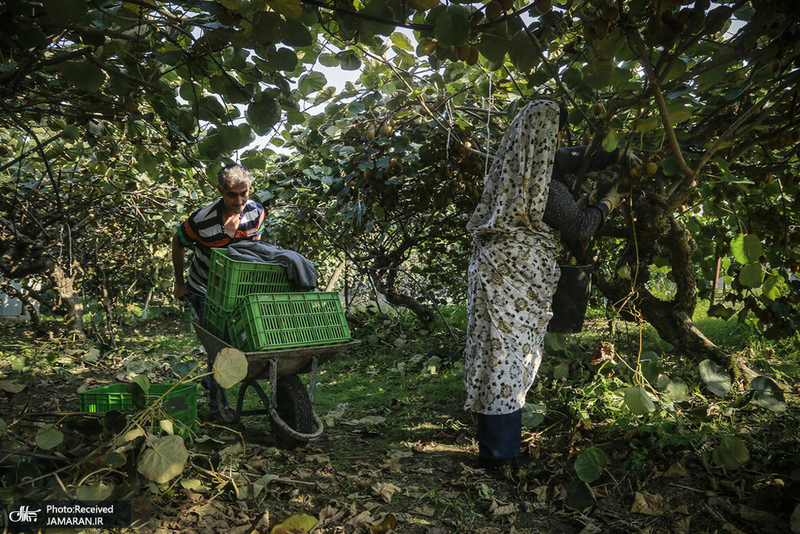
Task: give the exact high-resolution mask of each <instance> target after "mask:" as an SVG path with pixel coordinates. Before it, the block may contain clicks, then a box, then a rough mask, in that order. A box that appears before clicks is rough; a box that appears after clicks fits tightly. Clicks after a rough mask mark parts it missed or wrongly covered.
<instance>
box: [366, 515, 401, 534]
mask: <svg viewBox="0 0 800 534" xmlns="http://www.w3.org/2000/svg"><path fill="white" fill-rule="evenodd" d="M364 526H365V527H367V530H368V531H369V533H370V534H380V533H381V532H389V531H391V530H393V529H394V527H396V526H397V518H396V517H395V516H394V515H393V514H386V515H385V516H383V519H382V520H381V522H380V523H378V524H377V525H375V524H373V523H364Z"/></svg>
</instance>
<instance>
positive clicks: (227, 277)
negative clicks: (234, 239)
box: [206, 248, 294, 311]
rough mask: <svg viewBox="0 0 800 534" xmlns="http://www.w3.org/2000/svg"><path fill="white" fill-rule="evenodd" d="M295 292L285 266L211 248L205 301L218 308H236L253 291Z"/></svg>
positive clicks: (227, 309)
mask: <svg viewBox="0 0 800 534" xmlns="http://www.w3.org/2000/svg"><path fill="white" fill-rule="evenodd" d="M291 291H294V286H293V284H292V283H291V282H289V277H288V276H287V275H286V269H284V268H283V267H281V266H280V265H278V264H277V263H257V262H247V261H238V260H233V259H231V258H229V257H228V253H227V249H220V248H213V249H211V264H210V267H209V271H208V284H207V286H206V302H209V301H210V302H212V303H214V304H216V305H217V306H218V307H219V309H221V310H225V311H233V309H234V308H235V307H236V305H237V304H238V303H239V301H240V300H241V299H242V298H243V297H245V296H247V295H251V294H253V293H287V292H291Z"/></svg>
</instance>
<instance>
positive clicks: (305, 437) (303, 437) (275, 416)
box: [269, 408, 323, 441]
mask: <svg viewBox="0 0 800 534" xmlns="http://www.w3.org/2000/svg"><path fill="white" fill-rule="evenodd" d="M269 416H270V417H271V418H272V420H273V421H275V424H277V425H278V426H279V427H280V429H281V430H283V431H284V432H286V433H287V434H288V435H289V436H291V437H293V438H294V439H296V440H298V441H313V440H315V439H317V438H318V437H320V436H321V435H322V430H323V426H322V421H321V420H320V418H319V416H317V412H315V411H314V410H312V411H311V417H312V418H313V419H314V426H316V427H317V429H316V430H315V431H314V432H312V433H311V434H304V433H303V432H298V431H297V430H295V429H293V428H292V427H290V426H289V425H288V424H287V423H286V421H284V420H283V419H281V416H280V414H279V413H278V410H276V409H275V408H270V410H269Z"/></svg>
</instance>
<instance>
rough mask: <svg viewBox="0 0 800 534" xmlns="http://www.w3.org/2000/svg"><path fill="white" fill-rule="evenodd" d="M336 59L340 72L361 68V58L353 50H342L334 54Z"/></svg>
mask: <svg viewBox="0 0 800 534" xmlns="http://www.w3.org/2000/svg"><path fill="white" fill-rule="evenodd" d="M336 59H338V60H339V66H340V67H342V70H358V69H360V68H361V58H360V57H359V56H358V54H357V53H356V52H355V50H344V51H343V52H339V53H337V54H336Z"/></svg>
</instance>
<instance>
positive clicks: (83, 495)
mask: <svg viewBox="0 0 800 534" xmlns="http://www.w3.org/2000/svg"><path fill="white" fill-rule="evenodd" d="M113 491H114V486H106V485H105V484H99V485H97V486H78V487H77V488H75V497H76V498H77V499H78V500H79V501H83V502H101V501H105V500H106V499H108V498H109V497H111V493H113Z"/></svg>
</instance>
